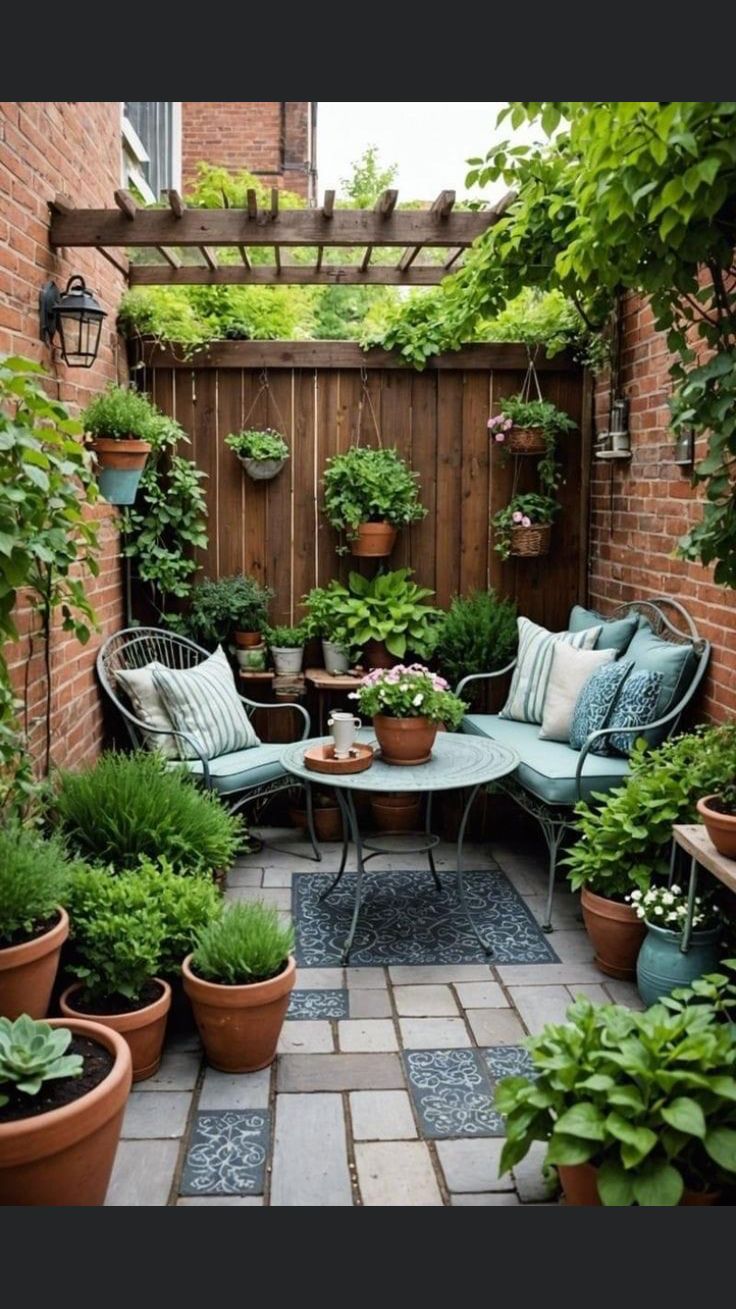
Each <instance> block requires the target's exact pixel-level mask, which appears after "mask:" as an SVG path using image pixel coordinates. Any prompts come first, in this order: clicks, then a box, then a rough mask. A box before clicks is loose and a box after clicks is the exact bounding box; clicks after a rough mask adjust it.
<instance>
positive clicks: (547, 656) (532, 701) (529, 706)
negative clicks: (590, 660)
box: [499, 618, 601, 723]
mask: <svg viewBox="0 0 736 1309" xmlns="http://www.w3.org/2000/svg"><path fill="white" fill-rule="evenodd" d="M516 621H517V624H518V628H519V652H518V656H517V661H516V667H515V669H514V675H513V677H512V679H511V686H510V688H509V695H508V699H507V701H506V704H505V705H504V707H503V709H502V710H501V713H500V715H499V716H500V717H501V718H514V719H515V720H516V721H517V722H519V723H541V721H542V717H543V715H544V697H545V696H546V694H547V683H548V682H549V675H550V670H551V668H552V655H553V654H554V648H555V644H556V642H558V641H562V642H564V644H565V645H571V646H573V647H574V649H576V650H592V649H593V647H594V646H595V643H596V641H597V640H598V637H599V636H600V632H601V628H600V625H599V626H598V627H586V628H585V630H584V631H582V632H548V631H547V628H546V627H539V626H538V624H537V623H532V622H531V621H530V619H528V618H517V620H516Z"/></svg>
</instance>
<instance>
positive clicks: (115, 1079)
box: [0, 1018, 131, 1205]
mask: <svg viewBox="0 0 736 1309" xmlns="http://www.w3.org/2000/svg"><path fill="white" fill-rule="evenodd" d="M49 1023H50V1026H51V1027H68V1028H70V1029H71V1031H72V1032H75V1033H76V1034H77V1035H79V1036H86V1037H88V1038H89V1040H91V1041H95V1042H97V1043H98V1044H99V1045H102V1046H104V1047H105V1049H106V1050H109V1051H110V1053H111V1054H112V1055H113V1056H114V1059H115V1062H114V1064H113V1066H112V1068H111V1069H110V1072H109V1073H108V1075H107V1077H106V1078H105V1079H104V1081H102V1082H100V1083H99V1085H98V1086H96V1087H94V1089H93V1090H92V1091H88V1092H87V1094H86V1095H83V1096H80V1098H79V1099H78V1100H74V1101H73V1102H72V1103H71V1104H66V1105H62V1107H61V1108H60V1109H52V1110H50V1112H49V1113H46V1114H39V1115H38V1116H37V1117H36V1118H22V1119H19V1120H17V1121H16V1122H13V1123H0V1205H102V1204H104V1202H105V1195H106V1194H107V1188H108V1185H109V1182H110V1174H111V1172H112V1166H113V1163H114V1162H115V1151H116V1150H117V1148H118V1140H119V1139H120V1129H121V1127H122V1123H123V1110H124V1109H125V1102H126V1100H127V1098H128V1092H129V1091H130V1084H131V1058H130V1050H129V1049H128V1045H127V1043H126V1042H125V1041H124V1040H123V1038H122V1036H120V1035H119V1034H118V1033H117V1032H113V1031H112V1030H111V1029H110V1028H108V1027H103V1026H102V1025H101V1024H100V1023H89V1022H83V1021H81V1020H79V1019H76V1018H71V1019H67V1018H52V1019H50V1020H49Z"/></svg>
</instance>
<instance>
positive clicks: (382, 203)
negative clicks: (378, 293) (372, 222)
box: [360, 190, 399, 273]
mask: <svg viewBox="0 0 736 1309" xmlns="http://www.w3.org/2000/svg"><path fill="white" fill-rule="evenodd" d="M398 198H399V193H398V191H395V190H388V191H382V192H381V194H380V195H379V197H378V199H377V200H376V203H375V204H374V206H373V209H374V212H375V213H377V214H380V215H381V217H382V218H390V216H391V214H392V213H393V212H394V209H395V208H396V201H397V200H398ZM372 254H373V246H372V245H367V246H366V248H365V252H364V254H363V258H362V259H361V261H360V271H361V273H364V272H365V271H366V269H367V267H368V265H369V263H370V262H371V255H372Z"/></svg>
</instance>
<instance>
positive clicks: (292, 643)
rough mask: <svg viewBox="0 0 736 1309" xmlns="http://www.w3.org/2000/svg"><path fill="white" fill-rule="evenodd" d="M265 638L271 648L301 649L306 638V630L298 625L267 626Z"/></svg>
mask: <svg viewBox="0 0 736 1309" xmlns="http://www.w3.org/2000/svg"><path fill="white" fill-rule="evenodd" d="M266 640H267V642H268V644H269V646H270V648H271V649H272V650H273V649H274V647H275V648H276V649H277V650H301V648H302V646H303V645H304V642H305V640H306V632H305V630H304V628H303V627H302V626H299V627H288V626H282V627H267V628H266Z"/></svg>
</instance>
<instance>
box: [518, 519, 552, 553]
mask: <svg viewBox="0 0 736 1309" xmlns="http://www.w3.org/2000/svg"><path fill="white" fill-rule="evenodd" d="M551 539H552V524H551V523H544V524H542V525H541V526H534V525H532V526H531V527H512V528H511V550H510V553H511V554H512V555H515V556H517V557H518V558H523V559H531V558H534V557H537V556H539V555H547V554H549V547H550V542H551Z"/></svg>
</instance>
